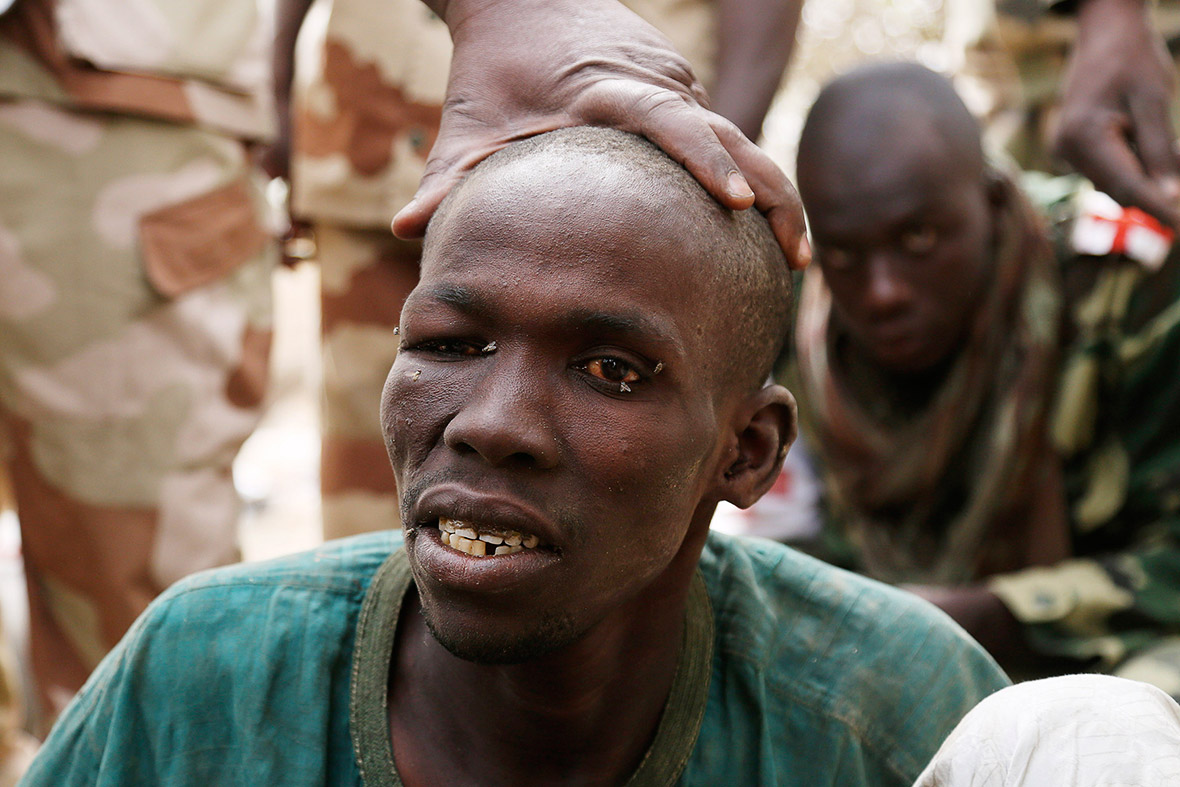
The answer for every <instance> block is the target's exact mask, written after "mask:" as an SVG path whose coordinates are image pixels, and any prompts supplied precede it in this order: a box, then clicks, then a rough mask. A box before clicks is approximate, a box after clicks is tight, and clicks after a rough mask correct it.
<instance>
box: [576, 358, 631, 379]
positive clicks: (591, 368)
mask: <svg viewBox="0 0 1180 787" xmlns="http://www.w3.org/2000/svg"><path fill="white" fill-rule="evenodd" d="M584 368H585V369H586V371H587V372H588V373H589V374H590V375H592V376H594V377H597V378H598V379H600V380H606V381H607V382H609V383H637V382H639V380H640V377H639V372H637V371H635V369H634V367H632V366H631V364H629V363H627V362H626V361H624V360H621V359H619V358H612V357H610V356H607V357H605V358H595V359H594V360H592V361H588V362H587V363H586V366H585V367H584Z"/></svg>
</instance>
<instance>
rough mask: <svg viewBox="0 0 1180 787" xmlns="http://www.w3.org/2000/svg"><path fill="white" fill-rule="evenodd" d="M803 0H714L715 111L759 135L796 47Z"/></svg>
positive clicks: (754, 136) (748, 133) (747, 132)
mask: <svg viewBox="0 0 1180 787" xmlns="http://www.w3.org/2000/svg"><path fill="white" fill-rule="evenodd" d="M802 10H803V0H717V47H718V51H717V84H716V85H715V86H714V88H713V94H712V96H711V98H712V99H713V111H714V112H716V113H717V114H719V115H723V116H724V117H727V118H729V119H730V120H732V121H733V122H734V123H735V124H736V125H737V127H738V128H740V129H741V130H742V133H743V134H745V135H746V136H747V137H749V138H750V139H757V138H758V135H759V134H760V133H761V131H762V121H763V119H764V118H765V117H766V111H767V110H768V109H770V102H771V100H772V99H773V98H774V94H775V91H776V90H777V89H778V85H779V82H780V81H781V80H782V76H783V72H784V71H785V70H786V68H787V64H788V63H789V62H790V60H791V52H792V50H793V49H794V48H795V31H796V30H797V29H798V27H799V14H800V12H801V11H802Z"/></svg>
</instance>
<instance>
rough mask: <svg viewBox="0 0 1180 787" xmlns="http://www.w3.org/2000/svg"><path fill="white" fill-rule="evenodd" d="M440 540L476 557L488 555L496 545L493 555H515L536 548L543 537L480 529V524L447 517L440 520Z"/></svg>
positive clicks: (514, 531)
mask: <svg viewBox="0 0 1180 787" xmlns="http://www.w3.org/2000/svg"><path fill="white" fill-rule="evenodd" d="M438 529H439V540H440V541H442V542H443V544H445V545H447V546H449V547H450V548H451V549H455V550H458V551H459V552H464V553H466V554H468V555H472V556H474V557H486V556H487V555H488V550H489V549H491V548H493V547H494V551H493V552H492V554H493V555H514V554H516V553H517V552H520V551H522V550H525V549H535V548H536V547H537V546H538V545H539V544H540V543H541V539H540V538H538V537H537V536H535V535H532V534H531V533H530V534H527V535H526V534H524V533H520V532H519V531H516V530H499V529H495V528H488V529H487V530H480V529H479V526H478V525H473V524H471V523H470V522H461V521H459V520H457V519H447V518H445V517H443V518H440V519H439V520H438Z"/></svg>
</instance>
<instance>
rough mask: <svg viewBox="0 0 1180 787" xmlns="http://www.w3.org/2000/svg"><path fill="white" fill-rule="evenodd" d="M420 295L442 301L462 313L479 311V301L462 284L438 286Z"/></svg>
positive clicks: (423, 291)
mask: <svg viewBox="0 0 1180 787" xmlns="http://www.w3.org/2000/svg"><path fill="white" fill-rule="evenodd" d="M420 294H421V295H422V296H423V297H426V298H430V299H432V300H436V301H442V302H443V303H445V304H448V305H450V306H454V307H455V308H457V309H459V310H461V311H465V312H470V311H477V310H478V299H477V298H476V297H475V295H474V294H473V293H472V292H471V290H469V289H467V288H466V287H464V286H462V285H460V284H436V285H435V286H433V287H430V288H429V289H426V290H422V291H421V293H420Z"/></svg>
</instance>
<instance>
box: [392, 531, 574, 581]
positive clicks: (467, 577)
mask: <svg viewBox="0 0 1180 787" xmlns="http://www.w3.org/2000/svg"><path fill="white" fill-rule="evenodd" d="M411 549H412V553H413V557H414V558H415V559H416V561H417V563H418V565H419V566H420V567H421V568H422V570H423V571H424V572H425V573H426V574H427V575H428V577H429V579H431V580H433V581H435V582H438V583H439V584H441V585H444V586H446V587H449V588H453V589H455V590H465V591H470V592H478V593H500V592H505V591H509V590H512V589H513V588H515V587H517V586H519V585H521V584H523V583H526V582H530V581H532V580H533V579H534V578H535V577H536V576H537V575H538V574H540V573H541V572H543V571H545V570H546V569H548V568H550V567H552V566H553V565H555V564H556V563H557V561H558V560H559V559H560V558H558V556H557V554H556V553H555V552H553V551H551V550H548V549H545V548H544V547H537V548H535V549H522V550H521V551H520V552H514V553H513V554H511V555H493V556H490V557H475V556H473V555H468V554H467V553H466V552H460V551H458V550H456V549H451V548H450V547H449V546H446V545H445V544H443V542H442V541H441V540H440V538H439V531H438V528H436V527H421V528H418V529H417V530H416V531H415V537H414V541H413V545H412V547H411Z"/></svg>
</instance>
